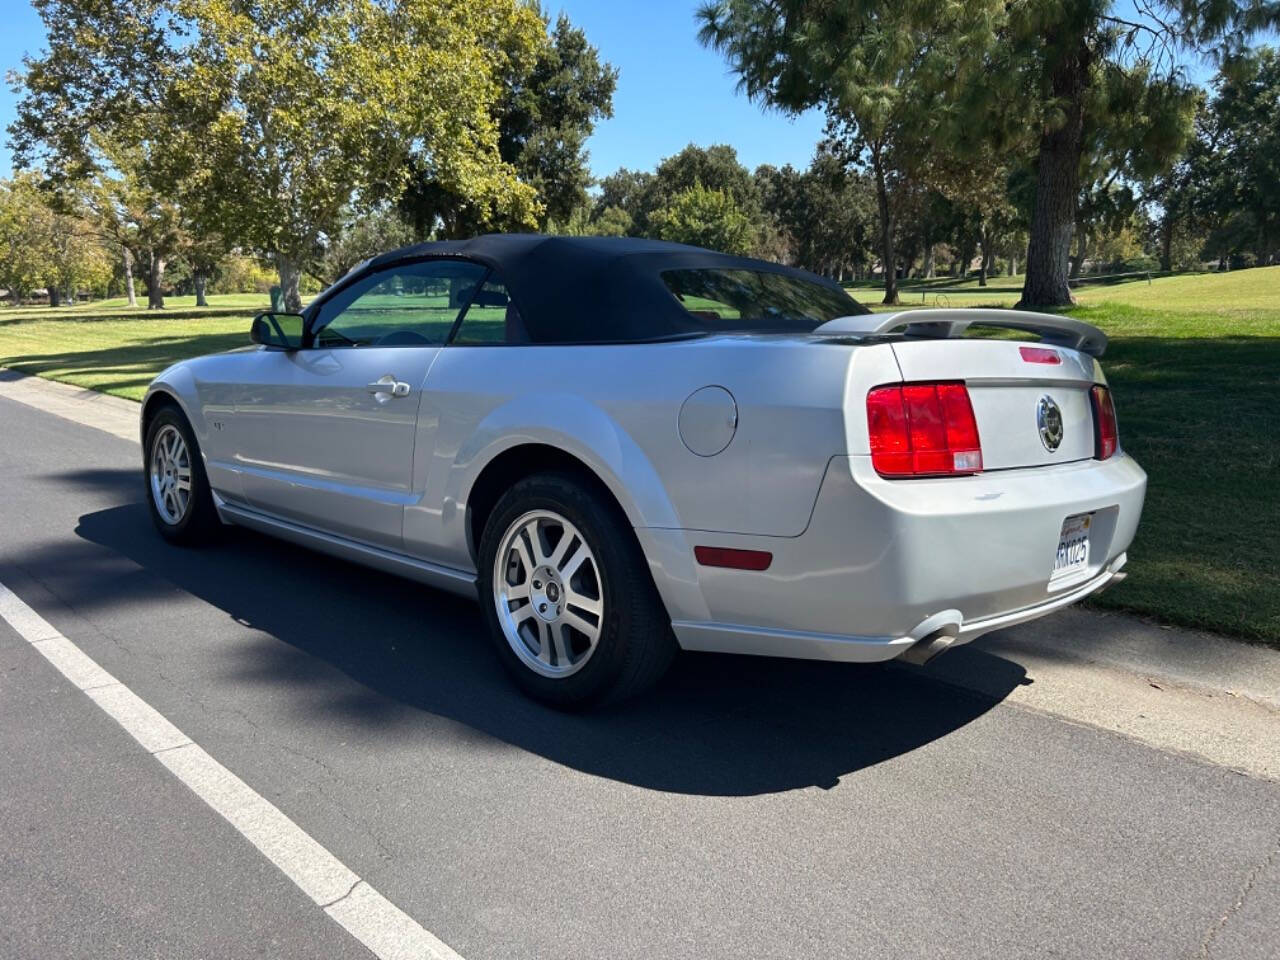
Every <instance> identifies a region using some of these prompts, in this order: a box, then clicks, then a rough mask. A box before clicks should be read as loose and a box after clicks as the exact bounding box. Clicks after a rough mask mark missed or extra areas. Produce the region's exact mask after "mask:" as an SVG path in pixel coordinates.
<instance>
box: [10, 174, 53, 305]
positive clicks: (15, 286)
mask: <svg viewBox="0 0 1280 960" xmlns="http://www.w3.org/2000/svg"><path fill="white" fill-rule="evenodd" d="M48 214H49V211H48V208H47V206H46V205H45V201H44V197H43V196H42V195H41V193H40V191H39V189H38V187H37V184H36V182H35V178H34V177H33V176H31V175H30V174H28V175H26V176H22V175H19V176H16V177H15V178H14V179H12V180H0V286H2V287H4V288H5V290H7V291H8V293H9V299H10V300H12V301H13V302H14V303H18V302H19V301H21V300H25V299H26V298H27V297H28V296H30V294H31V292H32V291H33V290H35V289H36V288H37V287H39V286H40V285H41V284H42V283H44V281H45V277H46V276H47V273H48V270H47V265H48V261H49V255H50V250H49V249H48V247H47V242H48V238H49V232H48V229H47V226H48Z"/></svg>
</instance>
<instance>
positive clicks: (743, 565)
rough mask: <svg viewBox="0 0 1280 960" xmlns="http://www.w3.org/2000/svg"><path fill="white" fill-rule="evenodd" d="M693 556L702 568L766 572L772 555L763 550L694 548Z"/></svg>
mask: <svg viewBox="0 0 1280 960" xmlns="http://www.w3.org/2000/svg"><path fill="white" fill-rule="evenodd" d="M693 555H694V557H696V558H697V561H698V562H699V563H700V564H702V565H703V566H704V567H729V568H731V569H733V570H768V569H769V564H771V563H773V554H772V553H769V552H767V551H765V550H736V549H734V548H733V547H694V548H693Z"/></svg>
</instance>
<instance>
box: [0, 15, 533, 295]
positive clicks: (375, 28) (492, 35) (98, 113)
mask: <svg viewBox="0 0 1280 960" xmlns="http://www.w3.org/2000/svg"><path fill="white" fill-rule="evenodd" d="M36 6H37V9H38V11H39V12H40V14H41V17H42V19H43V20H44V23H45V27H46V30H47V31H48V35H49V43H50V50H51V51H53V52H51V53H48V54H46V55H44V56H42V57H40V58H36V59H28V60H27V61H26V62H25V68H24V71H23V72H22V74H21V75H20V77H19V83H20V84H21V86H22V88H23V91H24V95H23V98H22V100H21V102H20V103H19V106H18V119H17V120H16V121H15V123H14V125H13V126H12V127H11V128H10V132H11V134H12V135H13V139H14V145H15V157H16V158H17V160H18V162H20V163H26V164H39V165H41V166H43V167H44V168H45V170H46V172H48V173H49V174H50V176H51V177H52V178H54V179H57V180H64V181H68V180H69V181H74V180H75V179H80V178H83V177H84V176H86V175H88V174H91V173H92V172H93V171H95V170H102V169H104V168H105V166H106V165H105V164H104V162H103V160H102V158H101V157H100V156H98V155H97V154H96V152H95V150H94V149H93V147H94V144H93V138H92V137H91V136H90V134H91V133H92V134H94V135H95V136H103V137H105V139H107V140H108V141H110V142H113V143H118V144H126V145H131V146H134V145H140V146H142V147H143V159H144V163H143V165H142V168H141V176H142V178H143V180H144V181H145V183H146V185H147V186H148V187H151V188H155V189H156V190H158V191H159V192H161V193H162V194H163V195H164V196H165V197H166V198H167V199H169V200H172V201H176V202H177V204H178V205H179V206H180V207H181V208H182V209H183V210H184V211H187V212H189V213H190V214H191V215H192V219H193V220H194V221H195V222H198V223H200V224H201V225H202V226H203V228H204V229H206V230H213V231H217V232H218V233H220V234H222V235H223V236H224V237H226V238H227V240H228V242H230V243H234V244H237V245H240V246H243V247H247V248H250V249H254V250H257V251H260V252H261V253H263V254H264V255H266V256H268V257H269V258H270V259H271V260H273V261H274V263H275V264H276V267H277V270H278V272H279V276H280V282H281V286H282V288H283V289H284V295H285V302H286V304H287V305H288V306H289V307H290V308H291V309H297V308H298V307H299V306H300V304H301V300H300V297H299V293H298V281H299V278H300V275H301V272H302V270H303V269H304V268H306V267H308V266H310V265H312V264H314V263H316V262H317V261H318V260H319V257H320V254H321V252H322V250H323V243H324V240H325V239H326V238H327V237H330V236H333V235H335V234H336V233H337V231H338V230H339V228H340V226H341V216H342V211H343V210H344V209H345V208H346V207H347V206H348V205H349V204H350V203H351V202H352V200H353V199H354V198H356V197H364V198H369V199H376V198H378V197H385V198H390V199H394V198H396V197H398V196H399V194H400V192H401V191H402V189H403V186H404V179H405V175H406V167H405V151H406V145H407V149H408V151H409V153H410V155H411V156H412V157H413V159H414V162H415V163H416V164H417V165H418V166H419V168H420V169H429V170H430V171H431V173H432V176H433V178H434V180H435V181H436V182H437V183H439V184H441V185H442V186H443V187H444V188H446V189H448V190H450V191H452V192H454V193H456V194H458V195H460V196H463V197H465V198H466V200H467V203H468V204H469V205H470V206H471V207H472V208H474V209H475V210H477V211H481V212H482V213H483V214H484V215H486V216H502V217H506V218H508V219H509V220H511V221H513V222H518V223H523V224H530V225H532V224H533V223H534V222H535V221H536V217H537V215H538V212H539V206H538V203H537V200H536V197H535V194H534V190H533V189H532V188H531V187H529V186H528V185H526V184H523V183H521V182H520V181H519V179H518V177H517V173H516V171H515V170H514V169H513V168H512V167H511V165H510V164H507V163H505V162H503V161H502V159H501V157H500V156H499V155H498V130H497V126H496V124H495V122H494V120H493V106H494V104H495V103H496V102H497V100H498V98H499V95H500V93H501V78H502V76H504V75H505V72H506V71H507V70H508V68H509V62H510V61H511V60H515V59H520V58H525V59H530V60H532V59H534V58H535V57H536V56H537V53H538V51H539V50H540V49H541V48H542V47H543V46H544V45H545V44H546V36H545V32H544V31H543V29H542V21H541V19H540V18H539V16H538V15H537V13H536V12H535V11H533V10H531V9H530V8H529V7H527V6H525V5H524V4H522V3H520V2H518V0H208V2H196V0H129V2H125V0H36ZM121 38H124V41H125V42H120V40H121Z"/></svg>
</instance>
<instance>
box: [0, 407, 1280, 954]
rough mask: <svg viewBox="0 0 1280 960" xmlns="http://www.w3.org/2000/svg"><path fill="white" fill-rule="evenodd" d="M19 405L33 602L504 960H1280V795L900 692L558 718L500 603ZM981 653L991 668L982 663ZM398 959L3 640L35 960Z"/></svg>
mask: <svg viewBox="0 0 1280 960" xmlns="http://www.w3.org/2000/svg"><path fill="white" fill-rule="evenodd" d="M138 460H139V454H138V448H137V446H136V444H132V443H130V442H128V441H126V440H122V439H118V438H115V437H112V436H108V435H106V434H104V433H101V432H99V431H96V430H93V429H91V428H89V427H86V426H82V425H79V424H75V423H71V422H68V421H67V420H64V419H60V418H57V417H54V416H52V415H49V414H46V413H42V412H39V411H37V410H34V409H32V408H30V407H28V406H25V405H22V404H17V403H14V402H12V401H9V400H6V399H0V583H3V584H5V585H7V586H8V587H9V588H10V589H12V590H13V591H14V592H15V593H16V594H17V595H18V596H19V597H21V598H22V600H24V601H25V602H26V603H27V604H29V605H30V606H31V607H33V608H34V609H35V610H36V611H38V612H39V614H40V615H42V616H43V617H44V618H45V619H47V620H48V621H49V622H50V623H52V624H53V625H54V626H55V627H56V628H57V629H58V630H59V631H61V632H62V633H63V634H64V635H65V636H67V637H68V638H70V639H71V640H72V641H73V642H74V643H75V644H77V645H78V646H79V647H80V648H81V649H82V650H83V651H84V652H85V653H87V654H88V655H89V656H90V657H92V658H93V659H94V660H96V661H97V662H98V663H99V664H101V665H102V666H103V667H104V668H105V669H106V670H108V671H109V672H110V673H112V674H113V675H114V676H115V677H117V678H119V679H120V680H121V681H122V682H123V683H125V684H127V685H128V687H130V688H131V689H132V690H133V691H134V692H135V693H137V694H138V695H139V696H140V697H142V698H143V699H144V700H145V701H147V702H148V703H150V704H151V705H152V706H153V707H155V708H156V709H157V710H159V711H160V712H161V713H162V714H163V715H164V716H165V717H167V718H168V719H169V720H171V721H172V722H173V723H174V724H176V725H177V726H178V727H180V728H181V729H182V731H184V732H185V733H186V734H187V735H188V736H189V737H190V738H191V739H193V740H195V741H196V742H197V743H198V744H200V745H201V746H202V747H203V748H204V749H205V750H207V751H208V752H209V753H210V754H212V756H213V757H215V758H216V759H217V760H219V761H221V763H222V764H224V765H225V766H226V767H228V768H229V769H230V770H231V771H233V772H234V773H235V774H237V775H238V776H239V777H240V778H241V779H243V780H244V781H245V782H246V783H248V784H249V785H250V786H252V787H253V789H255V790H256V791H257V792H258V793H259V794H261V795H262V796H263V797H266V798H267V799H268V800H270V801H271V802H272V803H273V804H275V805H276V806H277V807H279V808H280V810H282V811H284V812H285V813H286V814H287V815H288V816H289V817H290V818H292V820H293V821H294V822H296V823H297V824H298V825H300V826H301V827H302V828H303V829H304V830H305V831H306V832H307V833H309V834H310V835H311V836H312V837H313V838H315V839H316V840H317V841H319V842H320V843H321V844H323V845H324V846H325V847H326V848H327V849H328V850H329V851H331V852H332V853H333V854H335V855H336V856H337V857H338V858H339V859H341V860H342V862H343V863H345V864H347V865H348V866H349V867H350V868H351V869H353V870H355V871H356V872H357V873H358V874H359V875H360V876H361V877H364V878H366V879H367V880H368V882H369V883H371V884H372V885H373V886H374V887H376V888H377V889H378V890H379V891H381V893H382V894H384V895H385V896H386V897H387V898H388V899H389V900H391V901H392V902H393V903H395V904H396V905H398V906H399V907H400V908H401V909H403V910H404V911H405V912H406V913H408V914H409V915H410V916H411V917H412V918H414V919H415V920H416V921H418V923H420V924H421V925H422V926H424V927H425V928H426V929H428V930H430V931H431V932H432V933H434V934H435V935H436V936H437V937H439V938H440V939H441V940H443V941H444V942H445V943H447V944H448V945H449V946H451V947H452V948H453V949H454V950H456V951H458V953H459V954H461V955H462V956H463V957H465V958H468V960H478V958H509V957H548V958H572V957H609V958H631V957H635V958H653V957H690V958H694V957H696V958H719V957H725V958H741V957H875V958H895V957H921V956H930V957H964V958H968V957H986V956H1010V957H1013V956H1016V957H1055V958H1060V957H1126V958H1140V957H1152V958H1161V960H1165V958H1170V957H1198V956H1210V957H1259V958H1272V960H1274V958H1275V957H1277V956H1280V925H1277V923H1276V917H1277V916H1280V785H1278V784H1276V783H1275V782H1273V781H1269V780H1266V779H1261V778H1256V777H1250V776H1246V775H1242V774H1240V773H1237V772H1233V771H1231V770H1229V769H1226V768H1224V767H1220V766H1215V765H1212V764H1210V763H1206V762H1203V761H1201V760H1199V759H1195V758H1193V757H1189V756H1187V755H1185V754H1181V753H1177V752H1166V751H1163V750H1158V749H1153V748H1152V747H1150V746H1146V745H1143V744H1141V743H1139V742H1137V741H1135V740H1131V739H1128V738H1126V737H1124V736H1121V735H1118V734H1115V733H1110V732H1106V731H1103V730H1100V729H1097V728H1094V727H1091V726H1087V725H1082V724H1078V723H1072V722H1067V721H1065V720H1063V719H1060V718H1058V717H1055V716H1052V715H1049V714H1047V713H1044V712H1041V711H1038V710H1032V709H1027V708H1025V707H1022V706H1018V705H1013V704H1010V703H1008V702H1005V696H1006V695H1007V694H1008V693H1009V692H1010V691H1012V690H1014V689H1015V688H1017V686H1018V685H1019V683H1020V682H1023V681H1024V679H1025V678H1024V671H1023V668H1022V667H1021V666H1019V665H1018V664H1017V663H1016V662H1014V661H1013V660H1011V659H1007V658H1004V657H1001V656H996V655H988V656H987V662H988V665H989V672H988V676H987V682H986V689H988V690H989V691H992V692H993V693H994V696H985V695H980V694H977V693H973V692H969V691H966V690H962V689H958V688H956V687H954V686H950V685H947V684H944V683H940V682H938V681H936V680H934V679H932V678H930V677H929V676H926V675H923V674H921V673H919V672H916V671H912V670H908V669H902V668H899V667H873V668H867V667H857V666H847V665H829V664H806V663H793V662H780V661H768V660H755V659H750V658H731V657H713V656H685V657H683V658H682V659H681V660H680V662H679V663H678V664H677V667H676V669H675V670H674V671H673V673H672V675H671V676H670V677H669V678H668V680H667V681H666V682H665V683H664V684H663V685H662V687H661V688H660V689H659V690H658V691H657V692H656V693H655V694H653V695H651V696H649V697H647V698H645V699H643V700H641V701H639V702H636V703H633V704H631V705H629V706H625V707H623V708H619V709H617V710H614V711H612V712H608V713H600V714H592V715H586V716H566V715H561V714H557V713H554V712H551V711H548V710H546V709H543V708H541V707H539V706H537V705H534V704H532V703H530V702H528V701H527V700H524V699H523V698H521V697H520V696H519V695H518V694H517V693H516V692H515V691H514V690H513V688H512V687H511V686H510V685H509V684H508V683H507V681H506V680H505V678H504V676H503V675H502V673H501V671H500V668H499V667H498V665H497V663H496V661H495V660H494V658H493V657H492V655H491V654H490V652H489V651H488V649H487V647H486V645H485V644H486V641H485V639H484V637H483V635H482V632H481V624H480V620H479V616H478V613H477V611H476V609H475V608H474V607H473V606H471V605H469V604H467V603H465V602H462V601H459V600H456V599H452V598H450V597H448V596H446V595H444V594H439V593H435V592H432V591H430V590H427V589H425V588H422V587H419V586H416V585H414V584H411V583H408V582H405V581H401V580H397V579H394V578H391V577H388V576H385V575H382V574H378V573H374V572H369V571H366V570H363V569H360V568H357V567H353V566H350V565H347V564H345V563H342V562H339V561H335V560H332V559H329V558H326V557H322V556H319V555H316V554H312V553H309V552H307V551H304V550H300V549H296V548H293V547H290V546H287V545H283V544H278V543H275V542H273V541H270V540H268V539H265V538H262V537H259V536H256V535H252V534H249V533H246V532H242V531H241V532H235V533H233V534H231V535H230V536H228V537H227V538H226V539H225V542H223V543H222V544H220V545H218V546H216V547H214V548H211V549H207V550H202V551H187V550H178V549H175V548H172V547H169V546H167V545H166V544H165V543H164V542H163V541H161V540H160V538H159V537H158V536H157V535H156V534H155V533H154V532H153V530H152V528H151V526H150V523H149V521H148V518H147V514H146V509H145V506H144V504H143V502H142V499H141V496H142V488H141V480H140V469H139V464H138ZM948 656H953V655H952V654H949V655H948ZM367 955H368V954H367V953H366V952H365V950H364V948H363V947H362V946H361V945H360V944H359V943H358V942H357V941H356V940H355V939H354V938H353V937H351V936H350V935H349V934H347V933H346V932H345V931H344V930H343V929H342V928H341V927H339V926H338V925H337V924H336V923H334V922H333V921H332V920H330V919H329V918H328V917H326V916H325V914H324V913H322V912H321V911H320V910H319V909H318V908H317V907H316V905H315V904H314V903H313V902H312V901H311V900H309V899H308V898H307V897H305V896H304V895H303V894H302V893H301V892H300V891H299V890H298V888H296V887H294V886H293V885H292V884H291V883H290V882H289V881H288V880H287V879H286V878H285V877H284V875H283V874H281V873H280V872H279V871H278V870H276V868H275V867H274V866H272V865H271V864H270V863H269V862H268V861H266V860H265V859H264V858H263V857H262V856H261V855H260V854H259V852H258V851H257V850H256V849H255V848H254V847H253V846H251V845H250V844H249V842H248V841H246V840H245V839H244V838H243V837H242V836H241V835H240V834H238V833H237V832H236V831H235V830H234V829H232V828H231V826H230V825H229V824H227V823H226V822H225V821H223V820H221V819H220V818H219V817H218V816H217V815H216V814H215V813H213V811H212V810H210V809H209V808H208V807H207V806H205V805H204V804H203V803H202V802H201V800H199V799H198V798H197V797H196V796H195V795H194V794H192V793H191V792H189V791H188V790H187V789H186V787H185V786H183V785H182V784H181V783H179V782H178V781H177V780H175V779H174V778H173V777H172V776H171V775H170V774H169V772H168V771H167V769H166V768H165V767H163V766H161V764H160V763H158V762H157V761H156V759H155V758H153V757H152V756H150V755H148V754H147V753H146V752H145V751H144V750H142V749H141V748H140V747H139V746H138V744H137V743H136V742H135V741H134V740H132V739H131V738H130V737H129V736H128V735H127V734H125V733H124V732H123V730H122V729H121V728H120V727H119V726H117V725H116V724H115V722H114V721H113V720H111V719H110V718H109V717H108V716H106V715H105V714H104V713H102V712H101V711H99V710H98V708H97V707H96V706H95V705H94V704H93V703H92V701H90V699H89V698H88V697H86V696H85V695H84V694H83V693H81V692H80V691H78V690H76V689H75V688H74V687H72V686H71V684H70V683H68V682H67V681H66V680H65V679H64V678H63V677H62V676H61V675H60V674H59V673H57V672H56V671H55V670H54V669H53V668H52V667H51V666H50V665H49V663H48V662H46V661H45V660H44V659H43V658H42V657H41V656H40V655H39V654H38V653H36V652H35V651H34V650H32V649H31V647H30V645H28V644H26V643H25V642H24V641H23V640H21V639H20V638H19V637H18V636H17V635H16V634H15V633H13V631H11V630H10V629H9V628H8V627H7V626H6V625H5V624H4V623H2V622H0V956H2V957H6V958H7V957H14V958H18V957H21V958H28V957H81V956H83V957H130V958H133V957H165V958H180V957H193V958H194V957H204V958H214V957H248V956H263V957H291V956H298V957H326V958H327V957H346V956H355V957H358V956H367Z"/></svg>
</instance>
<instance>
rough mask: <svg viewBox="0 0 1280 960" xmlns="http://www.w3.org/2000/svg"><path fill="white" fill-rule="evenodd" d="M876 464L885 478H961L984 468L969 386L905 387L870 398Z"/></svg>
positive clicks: (880, 391)
mask: <svg viewBox="0 0 1280 960" xmlns="http://www.w3.org/2000/svg"><path fill="white" fill-rule="evenodd" d="M867 428H868V434H869V436H870V439H871V465H872V466H873V467H875V469H876V473H878V474H880V475H881V476H883V477H933V476H942V477H946V476H957V475H964V474H970V473H977V472H978V471H979V470H981V469H982V444H981V442H980V441H979V439H978V421H977V420H976V419H974V416H973V404H972V403H970V402H969V390H968V388H966V387H965V385H964V384H963V383H960V382H948V383H905V384H898V385H894V386H889V387H876V388H875V389H874V390H872V391H871V392H870V393H868V394H867Z"/></svg>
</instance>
